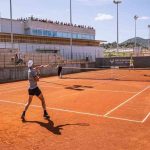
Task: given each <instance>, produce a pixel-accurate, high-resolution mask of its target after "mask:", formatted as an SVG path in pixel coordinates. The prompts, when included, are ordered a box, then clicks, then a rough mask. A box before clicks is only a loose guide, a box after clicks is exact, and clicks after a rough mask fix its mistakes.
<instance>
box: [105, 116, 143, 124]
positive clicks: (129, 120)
mask: <svg viewBox="0 0 150 150" xmlns="http://www.w3.org/2000/svg"><path fill="white" fill-rule="evenodd" d="M104 117H105V118H109V119H116V120H123V121H128V122H136V123H142V121H140V120H139V121H138V120H132V119H126V118H119V117H110V116H104Z"/></svg>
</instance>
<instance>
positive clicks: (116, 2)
mask: <svg viewBox="0 0 150 150" xmlns="http://www.w3.org/2000/svg"><path fill="white" fill-rule="evenodd" d="M121 2H122V1H121V0H114V1H113V3H114V4H116V5H117V53H118V43H119V25H118V24H119V23H118V22H119V21H118V13H119V12H118V4H120V3H121Z"/></svg>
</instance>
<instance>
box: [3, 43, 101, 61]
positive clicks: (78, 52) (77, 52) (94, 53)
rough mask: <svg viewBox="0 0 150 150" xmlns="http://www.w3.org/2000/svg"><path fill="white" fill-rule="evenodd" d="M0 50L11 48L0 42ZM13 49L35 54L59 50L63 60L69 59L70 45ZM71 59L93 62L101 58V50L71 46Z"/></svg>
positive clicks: (21, 44) (18, 45) (19, 45)
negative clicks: (85, 59) (39, 50)
mask: <svg viewBox="0 0 150 150" xmlns="http://www.w3.org/2000/svg"><path fill="white" fill-rule="evenodd" d="M0 47H1V48H11V44H10V43H4V42H0ZM14 48H15V49H19V50H20V52H35V51H36V50H37V49H41V50H44V49H45V50H60V53H61V55H62V56H63V57H64V58H68V59H70V57H71V53H70V45H54V44H32V43H14ZM72 52H73V58H74V59H76V58H78V59H80V58H81V59H84V58H85V57H86V56H88V57H89V58H90V59H91V61H95V58H96V57H103V48H102V47H98V46H75V45H73V46H72Z"/></svg>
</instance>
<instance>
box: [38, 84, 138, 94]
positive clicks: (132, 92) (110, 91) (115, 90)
mask: <svg viewBox="0 0 150 150" xmlns="http://www.w3.org/2000/svg"><path fill="white" fill-rule="evenodd" d="M40 86H41V87H52V88H57V89H62V87H58V86H52V85H44V84H42V85H40ZM68 87H69V85H68ZM70 87H71V85H70ZM79 88H82V86H81V87H79ZM86 90H89V91H90V90H91V91H99V92H121V93H122V92H123V93H124V92H125V93H137V92H130V91H120V90H119V91H118V90H99V89H88V88H87V89H86Z"/></svg>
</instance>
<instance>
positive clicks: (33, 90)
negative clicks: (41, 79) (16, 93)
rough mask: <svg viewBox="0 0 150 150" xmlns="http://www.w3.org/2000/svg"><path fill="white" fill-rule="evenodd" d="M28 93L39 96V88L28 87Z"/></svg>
mask: <svg viewBox="0 0 150 150" xmlns="http://www.w3.org/2000/svg"><path fill="white" fill-rule="evenodd" d="M28 93H29V95H36V96H39V95H40V94H41V90H40V89H39V88H38V87H36V88H35V89H28Z"/></svg>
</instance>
